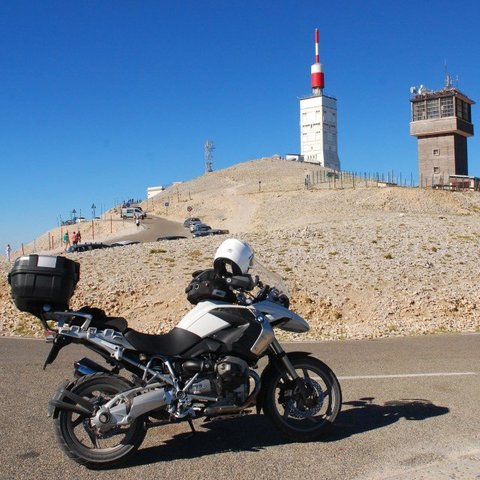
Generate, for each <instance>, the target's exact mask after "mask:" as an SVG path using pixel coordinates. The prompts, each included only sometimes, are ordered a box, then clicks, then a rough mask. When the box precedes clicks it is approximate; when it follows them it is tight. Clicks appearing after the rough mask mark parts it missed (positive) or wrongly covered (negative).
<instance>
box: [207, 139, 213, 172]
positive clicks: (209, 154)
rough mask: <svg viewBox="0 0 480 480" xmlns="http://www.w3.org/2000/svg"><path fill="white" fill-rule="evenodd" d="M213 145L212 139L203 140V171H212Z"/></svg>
mask: <svg viewBox="0 0 480 480" xmlns="http://www.w3.org/2000/svg"><path fill="white" fill-rule="evenodd" d="M214 150H215V145H214V144H213V142H212V141H210V140H207V141H206V142H205V173H208V172H212V171H213V151H214Z"/></svg>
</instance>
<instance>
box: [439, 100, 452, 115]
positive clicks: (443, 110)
mask: <svg viewBox="0 0 480 480" xmlns="http://www.w3.org/2000/svg"><path fill="white" fill-rule="evenodd" d="M453 115H454V112H453V97H442V98H440V116H441V117H453Z"/></svg>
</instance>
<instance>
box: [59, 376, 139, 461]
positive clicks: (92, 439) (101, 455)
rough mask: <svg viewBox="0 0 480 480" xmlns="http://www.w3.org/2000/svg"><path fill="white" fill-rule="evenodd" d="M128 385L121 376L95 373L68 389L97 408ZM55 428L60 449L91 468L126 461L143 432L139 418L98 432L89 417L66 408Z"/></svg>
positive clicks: (129, 387) (62, 411)
mask: <svg viewBox="0 0 480 480" xmlns="http://www.w3.org/2000/svg"><path fill="white" fill-rule="evenodd" d="M131 388H132V386H131V385H130V384H129V383H128V382H127V381H126V380H124V379H122V378H120V377H116V376H114V375H108V374H94V375H88V376H85V377H82V378H80V379H79V380H78V382H77V383H76V385H75V386H74V387H73V388H72V389H71V391H72V392H73V393H75V394H77V395H80V396H81V397H83V398H84V399H86V400H88V401H89V402H90V403H92V405H93V406H94V407H99V406H101V405H103V404H105V403H107V402H108V401H109V400H110V399H112V398H113V397H114V396H115V395H117V394H118V393H120V392H123V391H125V390H129V389H131ZM54 430H55V436H56V438H57V441H58V443H59V445H60V446H61V448H62V450H63V451H64V452H65V453H66V454H67V455H68V456H69V457H70V458H71V459H72V460H74V461H75V462H77V463H79V464H81V465H84V466H86V467H88V468H92V469H105V468H112V467H114V466H116V465H118V464H119V463H121V462H123V461H125V460H126V459H127V457H128V456H130V455H131V454H132V453H134V452H135V451H136V450H137V449H138V447H139V446H140V445H141V443H142V441H143V439H144V438H145V434H146V429H145V421H144V419H142V418H138V419H136V420H135V421H134V422H133V423H132V424H130V425H128V426H123V427H114V428H112V429H111V430H109V431H107V432H105V433H101V432H99V431H97V429H96V428H95V427H94V426H93V425H92V423H91V417H90V416H88V415H83V414H78V413H75V412H71V411H68V410H60V412H59V413H58V416H57V418H56V419H55V429H54Z"/></svg>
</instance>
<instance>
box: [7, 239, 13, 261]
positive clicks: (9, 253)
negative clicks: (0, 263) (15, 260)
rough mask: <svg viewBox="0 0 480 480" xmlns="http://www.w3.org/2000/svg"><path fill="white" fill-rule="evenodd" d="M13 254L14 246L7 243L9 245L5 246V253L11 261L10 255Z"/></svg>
mask: <svg viewBox="0 0 480 480" xmlns="http://www.w3.org/2000/svg"><path fill="white" fill-rule="evenodd" d="M11 254H12V247H11V246H10V244H9V243H7V246H6V247H5V255H6V256H7V259H8V261H9V262H10V255H11Z"/></svg>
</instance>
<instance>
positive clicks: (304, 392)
mask: <svg viewBox="0 0 480 480" xmlns="http://www.w3.org/2000/svg"><path fill="white" fill-rule="evenodd" d="M269 348H270V349H271V351H272V353H273V354H274V355H275V356H276V357H277V359H278V360H279V361H280V362H281V363H282V365H283V366H284V367H285V371H286V373H287V374H288V375H290V377H291V379H289V378H288V377H287V375H283V376H284V380H285V382H287V383H286V384H288V382H293V384H294V385H295V386H296V392H297V393H298V394H299V395H300V398H301V399H302V400H303V402H306V401H307V400H308V397H309V394H308V389H307V387H306V385H305V382H304V381H302V378H301V377H300V376H299V375H298V373H297V371H296V370H295V367H294V366H293V364H292V362H291V361H290V359H289V358H288V355H287V354H286V352H285V350H284V349H283V348H282V346H281V345H280V343H279V342H278V340H277V339H274V340H273V342H272V343H271V344H270V347H269Z"/></svg>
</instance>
